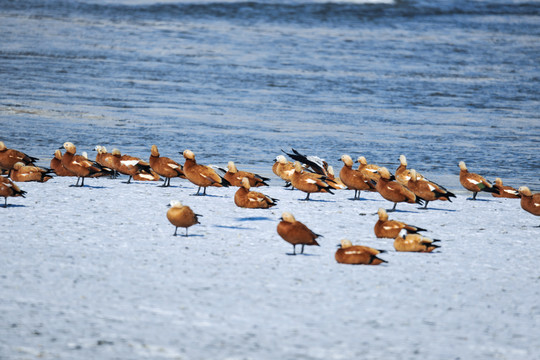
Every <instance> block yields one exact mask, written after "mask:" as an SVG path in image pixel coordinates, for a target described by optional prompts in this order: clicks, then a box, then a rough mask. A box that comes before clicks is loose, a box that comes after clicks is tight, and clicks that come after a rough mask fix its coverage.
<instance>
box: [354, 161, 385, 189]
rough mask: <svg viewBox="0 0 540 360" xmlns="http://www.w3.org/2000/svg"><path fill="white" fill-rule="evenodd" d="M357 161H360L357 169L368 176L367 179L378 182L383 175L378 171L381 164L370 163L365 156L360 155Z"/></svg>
mask: <svg viewBox="0 0 540 360" xmlns="http://www.w3.org/2000/svg"><path fill="white" fill-rule="evenodd" d="M357 161H358V163H359V165H358V169H357V170H358V171H360V172H361V173H362V174H363V175H364V176H365V177H366V179H369V180H371V181H373V182H374V183H377V182H378V181H379V178H380V177H381V175H379V173H378V172H377V170H378V169H379V168H380V166H379V165H375V164H368V163H367V160H366V158H365V157H364V156H359V157H358V159H357Z"/></svg>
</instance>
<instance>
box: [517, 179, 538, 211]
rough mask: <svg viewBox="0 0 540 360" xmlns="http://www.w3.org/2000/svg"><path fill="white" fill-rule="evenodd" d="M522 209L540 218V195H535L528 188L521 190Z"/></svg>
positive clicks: (521, 188)
mask: <svg viewBox="0 0 540 360" xmlns="http://www.w3.org/2000/svg"><path fill="white" fill-rule="evenodd" d="M519 194H520V195H521V208H522V209H523V210H525V211H527V212H530V213H531V214H533V215H536V216H540V193H537V194H533V193H532V192H531V190H530V189H529V188H528V187H527V186H521V187H520V188H519Z"/></svg>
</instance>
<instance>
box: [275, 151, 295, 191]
mask: <svg viewBox="0 0 540 360" xmlns="http://www.w3.org/2000/svg"><path fill="white" fill-rule="evenodd" d="M272 171H273V172H274V174H276V175H277V176H279V177H280V178H281V179H283V180H285V181H286V182H287V183H289V184H290V182H291V177H292V176H293V174H294V163H292V162H290V161H287V159H286V158H285V156H283V155H278V156H276V160H275V162H274V165H273V166H272Z"/></svg>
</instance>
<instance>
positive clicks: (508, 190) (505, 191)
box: [491, 178, 521, 199]
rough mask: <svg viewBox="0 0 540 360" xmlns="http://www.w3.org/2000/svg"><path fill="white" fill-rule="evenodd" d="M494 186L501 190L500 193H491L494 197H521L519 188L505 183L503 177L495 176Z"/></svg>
mask: <svg viewBox="0 0 540 360" xmlns="http://www.w3.org/2000/svg"><path fill="white" fill-rule="evenodd" d="M493 187H494V188H496V189H497V190H499V193H498V194H497V193H491V195H492V196H493V197H498V198H509V199H519V198H520V197H521V195H519V191H518V190H516V189H514V188H513V187H511V186H506V185H503V182H502V180H501V178H495V184H494V185H493Z"/></svg>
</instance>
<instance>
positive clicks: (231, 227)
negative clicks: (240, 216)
mask: <svg viewBox="0 0 540 360" xmlns="http://www.w3.org/2000/svg"><path fill="white" fill-rule="evenodd" d="M214 227H217V228H220V229H231V230H253V228H250V227H245V226H230V225H214Z"/></svg>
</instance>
